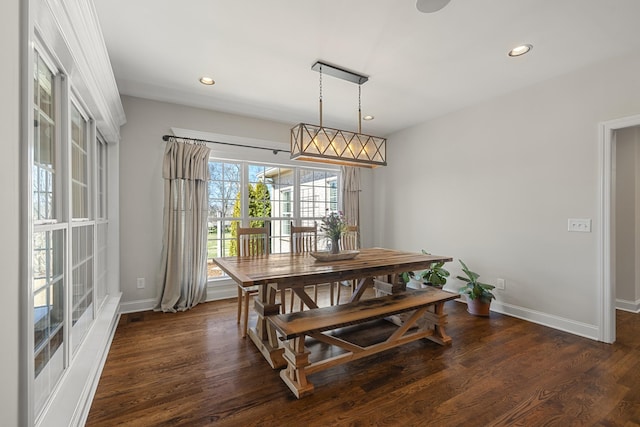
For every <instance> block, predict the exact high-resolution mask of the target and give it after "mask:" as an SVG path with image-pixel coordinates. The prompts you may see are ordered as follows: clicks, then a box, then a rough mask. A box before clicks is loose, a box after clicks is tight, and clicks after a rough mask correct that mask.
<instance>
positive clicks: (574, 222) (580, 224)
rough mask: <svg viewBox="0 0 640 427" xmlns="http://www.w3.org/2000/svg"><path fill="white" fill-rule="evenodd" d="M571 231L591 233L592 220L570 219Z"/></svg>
mask: <svg viewBox="0 0 640 427" xmlns="http://www.w3.org/2000/svg"><path fill="white" fill-rule="evenodd" d="M569 231H579V232H582V233H591V219H590V218H569Z"/></svg>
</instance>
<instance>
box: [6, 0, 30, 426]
mask: <svg viewBox="0 0 640 427" xmlns="http://www.w3.org/2000/svg"><path fill="white" fill-rule="evenodd" d="M20 3H21V2H20V0H4V1H2V2H0V52H2V67H0V93H1V94H2V96H0V128H1V129H2V134H3V135H2V139H3V143H2V156H0V182H2V183H3V185H2V207H0V224H2V232H1V233H0V234H1V235H2V242H3V244H2V245H0V271H2V296H3V301H4V302H5V303H4V304H3V308H2V310H0V342H1V343H2V351H0V384H2V386H0V425H3V426H17V425H20V423H19V422H18V420H19V416H18V397H19V393H20V390H19V384H20V381H19V376H18V375H19V367H20V363H19V361H20V358H19V348H20V344H19V337H20V329H19V307H20V293H19V289H20V287H21V286H26V285H25V284H23V283H20V269H19V265H20V258H19V254H20V252H21V250H22V247H21V243H20V235H19V231H20V175H19V171H20V169H19V166H18V165H19V164H20V152H19V150H20V118H19V117H20V116H19V106H20V92H19V90H20V85H19V82H20V52H19V46H20V38H19V30H20V13H19V7H20Z"/></svg>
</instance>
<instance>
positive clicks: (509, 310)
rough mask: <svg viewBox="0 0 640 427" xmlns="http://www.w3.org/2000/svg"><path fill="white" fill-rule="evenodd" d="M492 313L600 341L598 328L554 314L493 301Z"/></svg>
mask: <svg viewBox="0 0 640 427" xmlns="http://www.w3.org/2000/svg"><path fill="white" fill-rule="evenodd" d="M491 311H495V312H496V313H501V314H506V315H508V316H513V317H517V318H518V319H522V320H526V321H529V322H532V323H537V324H539V325H543V326H548V327H550V328H553V329H558V330H561V331H565V332H569V333H571V334H574V335H579V336H581V337H585V338H589V339H592V340H596V341H597V340H598V335H599V334H598V327H597V326H595V325H589V324H587V323H582V322H576V321H575V320H571V319H566V318H563V317H558V316H554V315H552V314H547V313H542V312H539V311H535V310H530V309H528V308H523V307H519V306H516V305H511V304H506V303H502V302H500V301H493V302H492V303H491Z"/></svg>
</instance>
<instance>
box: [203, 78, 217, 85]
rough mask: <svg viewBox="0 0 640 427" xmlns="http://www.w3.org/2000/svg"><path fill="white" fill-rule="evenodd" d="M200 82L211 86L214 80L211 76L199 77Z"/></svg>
mask: <svg viewBox="0 0 640 427" xmlns="http://www.w3.org/2000/svg"><path fill="white" fill-rule="evenodd" d="M200 83H202V84H203V85H207V86H211V85H213V84H215V81H213V79H212V78H211V77H200Z"/></svg>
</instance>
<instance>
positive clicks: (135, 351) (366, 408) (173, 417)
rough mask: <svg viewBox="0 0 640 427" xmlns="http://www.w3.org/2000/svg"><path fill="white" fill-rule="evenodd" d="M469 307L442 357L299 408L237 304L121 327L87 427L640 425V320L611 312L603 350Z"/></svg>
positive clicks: (413, 350)
mask: <svg viewBox="0 0 640 427" xmlns="http://www.w3.org/2000/svg"><path fill="white" fill-rule="evenodd" d="M465 308H466V306H465V305H464V304H461V303H458V302H455V301H451V302H448V303H447V305H446V310H447V312H448V313H449V324H448V326H447V333H448V334H449V335H450V336H451V337H452V338H453V345H452V346H449V347H441V346H439V345H437V344H435V343H433V342H431V341H424V340H422V341H418V342H414V343H411V344H407V345H404V346H402V347H398V348H394V349H391V350H388V351H386V352H383V353H380V354H378V355H375V356H371V357H369V358H365V359H361V360H358V361H355V362H351V363H348V364H346V365H342V366H338V367H335V368H332V369H329V370H327V371H323V372H318V373H316V374H314V375H311V376H310V380H311V382H312V383H313V384H314V385H315V392H314V394H313V395H311V396H309V397H305V398H303V399H300V400H297V399H296V398H295V397H294V395H293V394H292V393H291V392H290V391H289V389H288V388H287V386H286V385H285V384H284V383H283V382H282V380H281V379H280V377H279V375H278V371H277V370H276V371H274V370H272V369H271V368H270V367H269V365H268V364H267V362H266V361H265V360H264V359H263V358H262V356H261V354H260V353H259V352H258V351H257V349H256V348H255V347H254V345H253V344H252V342H251V341H250V340H249V339H242V338H240V332H239V326H238V325H236V319H235V315H236V302H235V300H226V301H218V302H211V303H205V304H200V305H198V306H197V307H196V308H194V309H193V310H190V311H188V312H184V313H175V314H168V313H154V312H144V313H134V314H128V315H123V316H122V317H121V319H120V324H119V325H118V329H117V331H116V335H115V338H114V340H113V344H112V346H111V351H110V353H109V356H108V359H107V362H106V365H105V367H104V371H103V373H102V376H101V379H100V383H99V386H98V390H97V392H96V395H95V398H94V401H93V405H92V407H91V412H90V414H89V418H88V422H87V425H88V426H115V425H127V426H145V427H146V426H204V425H212V424H216V425H229V426H253V425H256V426H338V425H339V426H343V425H344V426H370V425H375V426H543V425H544V426H555V425H557V426H578V425H584V426H593V425H597V426H637V425H640V315H634V314H631V313H626V312H618V314H617V316H618V320H617V334H618V340H617V342H616V343H615V344H613V345H608V344H603V343H599V342H595V341H591V340H589V339H586V338H580V337H577V336H574V335H571V334H568V333H564V332H561V331H557V330H554V329H550V328H546V327H543V326H539V325H535V324H533V323H528V322H525V321H521V320H519V319H515V318H512V317H508V316H503V315H499V314H496V313H492V314H491V316H490V318H478V317H473V316H471V315H469V314H468V313H466V311H465ZM251 323H252V321H250V324H251ZM378 325H379V328H381V329H383V328H386V327H388V325H385V324H383V323H379V324H378ZM365 332H366V331H365ZM312 347H313V351H318V352H326V351H330V350H328V349H326V347H324V346H322V345H320V344H317V343H316V345H312Z"/></svg>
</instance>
